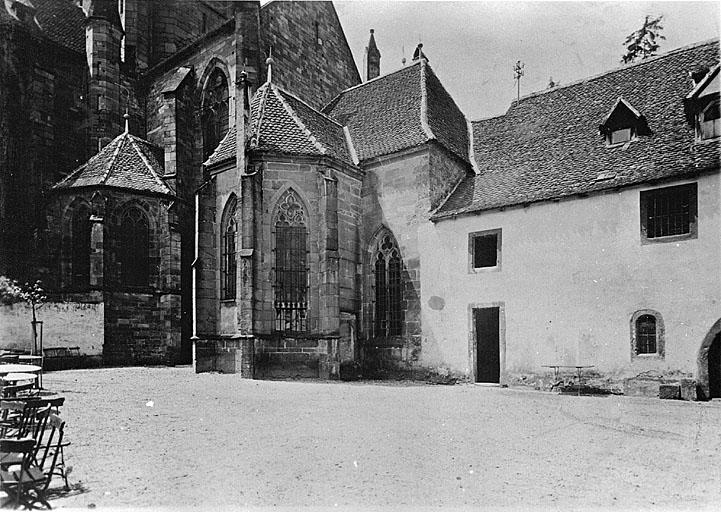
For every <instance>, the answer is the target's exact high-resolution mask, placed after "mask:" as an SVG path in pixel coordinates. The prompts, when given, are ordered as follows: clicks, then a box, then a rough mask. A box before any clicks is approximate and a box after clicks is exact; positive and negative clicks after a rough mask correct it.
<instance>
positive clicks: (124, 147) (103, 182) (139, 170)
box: [53, 132, 173, 195]
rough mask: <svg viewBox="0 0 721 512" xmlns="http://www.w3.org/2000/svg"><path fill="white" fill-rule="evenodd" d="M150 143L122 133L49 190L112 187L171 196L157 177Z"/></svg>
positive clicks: (159, 169)
mask: <svg viewBox="0 0 721 512" xmlns="http://www.w3.org/2000/svg"><path fill="white" fill-rule="evenodd" d="M157 150H158V148H156V147H155V146H153V145H152V144H151V143H150V142H148V141H146V140H143V139H140V138H138V137H135V136H133V135H130V134H129V133H127V132H126V133H122V134H121V135H119V136H117V137H116V138H115V139H113V141H112V142H110V144H108V145H107V146H105V147H104V148H103V149H102V150H101V151H100V152H99V153H98V154H97V155H95V156H93V157H92V158H91V159H90V160H88V161H87V162H86V163H85V164H83V165H81V166H80V167H78V168H77V169H75V170H74V171H73V172H71V173H70V174H69V175H68V176H66V177H65V178H64V179H63V180H62V181H60V182H59V183H58V184H57V185H55V186H54V187H53V190H65V189H72V188H79V187H114V188H121V189H127V190H133V191H136V192H144V193H151V194H166V195H173V192H172V191H171V190H170V189H169V188H168V187H167V185H165V183H164V182H163V180H162V179H161V176H162V175H163V168H162V167H161V165H160V164H159V163H158V159H157V158H156V157H155V155H154V151H157Z"/></svg>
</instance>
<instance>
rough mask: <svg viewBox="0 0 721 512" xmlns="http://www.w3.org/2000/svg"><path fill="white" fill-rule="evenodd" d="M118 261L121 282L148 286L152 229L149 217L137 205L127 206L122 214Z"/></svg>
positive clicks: (122, 283) (119, 228)
mask: <svg viewBox="0 0 721 512" xmlns="http://www.w3.org/2000/svg"><path fill="white" fill-rule="evenodd" d="M118 230H119V235H120V236H119V237H118V241H119V245H118V253H119V254H118V261H119V263H120V284H121V285H123V286H133V287H142V286H148V281H149V270H150V254H149V252H150V251H149V249H150V230H149V226H148V218H147V216H146V215H145V213H144V212H143V211H142V210H141V209H140V208H138V207H136V206H131V207H129V208H126V209H125V210H124V211H123V212H122V214H121V215H120V224H119V226H118Z"/></svg>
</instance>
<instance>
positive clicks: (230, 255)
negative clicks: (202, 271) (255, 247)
mask: <svg viewBox="0 0 721 512" xmlns="http://www.w3.org/2000/svg"><path fill="white" fill-rule="evenodd" d="M236 206H237V201H236V199H235V196H233V197H231V198H230V199H229V200H228V204H227V205H226V207H225V213H224V214H223V222H222V230H221V237H222V240H221V245H220V246H221V248H222V249H221V250H222V253H221V274H222V275H221V281H220V285H221V292H220V293H221V298H222V299H224V300H228V299H235V297H236V282H237V279H236V278H237V275H238V274H237V268H238V267H237V259H236V239H237V232H238V229H237V222H236V220H235V213H236Z"/></svg>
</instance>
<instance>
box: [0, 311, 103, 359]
mask: <svg viewBox="0 0 721 512" xmlns="http://www.w3.org/2000/svg"><path fill="white" fill-rule="evenodd" d="M32 317H33V315H32V310H31V309H30V307H29V306H27V305H26V304H24V303H17V304H11V305H5V306H0V349H11V350H28V351H29V350H31V349H32V348H33V335H32V327H31V321H32ZM37 318H38V320H41V321H42V322H43V347H44V348H57V347H78V352H79V354H80V355H81V356H90V357H91V358H96V357H97V358H99V357H100V356H101V355H102V353H103V323H104V307H103V304H102V303H78V302H47V303H45V304H43V305H42V306H41V307H40V308H39V309H38V310H37Z"/></svg>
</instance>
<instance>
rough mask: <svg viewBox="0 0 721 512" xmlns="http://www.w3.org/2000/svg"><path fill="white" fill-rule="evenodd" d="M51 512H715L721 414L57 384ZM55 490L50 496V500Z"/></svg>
mask: <svg viewBox="0 0 721 512" xmlns="http://www.w3.org/2000/svg"><path fill="white" fill-rule="evenodd" d="M45 387H46V388H49V389H53V390H56V391H59V392H62V393H63V394H64V395H65V396H66V397H67V401H66V405H65V407H64V409H63V412H62V415H63V417H65V418H66V421H67V425H68V426H67V429H68V436H69V437H70V438H71V440H72V442H73V445H72V446H71V447H70V448H69V449H68V452H67V461H68V464H69V465H72V466H73V471H72V473H71V482H72V484H73V487H74V490H73V491H72V492H70V493H68V494H66V495H59V496H56V497H55V498H54V499H53V500H52V505H53V506H54V508H85V509H86V508H88V507H90V508H98V509H103V508H108V507H123V508H135V509H137V508H142V509H146V508H150V509H159V508H166V509H169V510H170V509H172V510H177V509H179V508H195V507H201V508H203V509H206V510H207V509H215V510H217V509H223V510H225V509H244V508H249V509H258V508H271V507H273V508H275V507H281V508H286V509H288V510H296V509H298V508H301V507H308V508H313V509H325V508H328V509H330V508H333V509H340V510H377V509H391V510H399V509H401V510H402V509H405V510H418V509H419V508H421V507H429V508H452V509H465V508H474V507H478V506H483V507H485V508H496V507H497V508H510V509H513V510H516V509H533V510H540V509H542V510H549V509H558V510H573V509H578V510H589V509H615V510H628V509H632V510H639V509H655V510H658V509H672V510H678V509H689V510H699V509H708V510H719V507H720V505H719V503H721V403H719V402H712V403H685V402H672V401H661V400H658V399H644V398H629V397H576V396H566V395H556V394H550V393H542V392H537V391H524V390H512V389H499V388H488V387H480V386H474V385H457V386H426V385H416V384H410V383H406V384H404V383H390V384H383V383H326V382H284V381H249V380H242V379H241V378H240V376H238V375H220V374H200V375H196V374H194V373H193V372H192V369H190V368H188V367H184V368H122V369H102V370H74V371H65V372H55V373H50V374H47V375H46V376H45ZM57 483H58V482H56V484H57Z"/></svg>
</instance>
